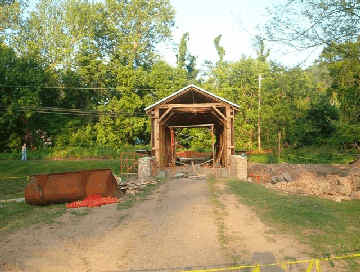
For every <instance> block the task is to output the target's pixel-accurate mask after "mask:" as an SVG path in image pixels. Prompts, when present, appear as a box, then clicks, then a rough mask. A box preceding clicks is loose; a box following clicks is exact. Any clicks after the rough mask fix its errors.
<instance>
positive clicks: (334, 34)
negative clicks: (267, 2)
mask: <svg viewBox="0 0 360 272" xmlns="http://www.w3.org/2000/svg"><path fill="white" fill-rule="evenodd" d="M269 13H270V16H271V19H270V21H269V22H268V23H267V24H266V27H265V29H266V33H267V39H268V40H271V41H279V42H282V43H285V44H286V45H290V46H293V47H296V48H300V49H307V48H312V47H318V46H324V45H325V46H328V45H330V44H331V43H332V42H339V43H342V42H345V41H355V40H356V39H357V38H358V36H359V34H360V2H359V1H352V0H325V1H324V0H287V1H286V2H285V3H283V4H278V5H276V6H273V7H272V8H270V9H269Z"/></svg>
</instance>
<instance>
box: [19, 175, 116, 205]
mask: <svg viewBox="0 0 360 272" xmlns="http://www.w3.org/2000/svg"><path fill="white" fill-rule="evenodd" d="M116 188H117V183H116V179H115V177H114V176H113V174H112V171H111V169H97V170H84V171H78V172H66V173H57V174H45V175H34V176H31V178H30V183H29V184H27V186H26V188H25V201H26V203H28V204H33V205H47V204H52V203H64V202H70V201H75V200H82V199H84V198H85V197H87V196H90V195H94V194H97V195H101V196H114V195H115V193H116Z"/></svg>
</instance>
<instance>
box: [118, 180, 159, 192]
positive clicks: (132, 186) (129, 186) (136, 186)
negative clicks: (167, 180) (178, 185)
mask: <svg viewBox="0 0 360 272" xmlns="http://www.w3.org/2000/svg"><path fill="white" fill-rule="evenodd" d="M158 182H159V181H158V180H147V181H141V180H135V181H129V182H121V183H118V186H117V188H118V190H119V191H120V192H121V193H122V194H129V195H136V194H137V193H138V192H139V191H142V190H144V189H145V188H146V187H147V186H149V185H155V184H158Z"/></svg>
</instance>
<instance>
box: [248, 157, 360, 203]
mask: <svg viewBox="0 0 360 272" xmlns="http://www.w3.org/2000/svg"><path fill="white" fill-rule="evenodd" d="M248 172H249V178H248V180H249V181H252V182H259V183H264V184H265V186H266V187H269V188H273V189H279V190H282V191H286V192H289V193H296V194H306V195H315V196H318V197H322V198H327V199H331V200H335V201H338V202H340V201H342V200H350V199H360V161H357V162H356V163H354V164H350V165H316V164H313V165H305V164H286V163H281V164H259V163H249V167H248Z"/></svg>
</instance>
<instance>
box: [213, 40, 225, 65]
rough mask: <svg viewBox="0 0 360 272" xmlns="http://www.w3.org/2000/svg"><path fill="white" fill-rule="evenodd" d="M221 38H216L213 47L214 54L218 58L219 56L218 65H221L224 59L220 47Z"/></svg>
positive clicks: (223, 52) (222, 48)
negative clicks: (214, 49)
mask: <svg viewBox="0 0 360 272" xmlns="http://www.w3.org/2000/svg"><path fill="white" fill-rule="evenodd" d="M221 37H222V35H221V34H220V35H219V36H217V37H216V38H215V39H214V45H215V48H216V52H217V53H218V56H219V63H220V64H221V63H223V61H224V57H225V49H224V47H222V46H221V45H220V40H221Z"/></svg>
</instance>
